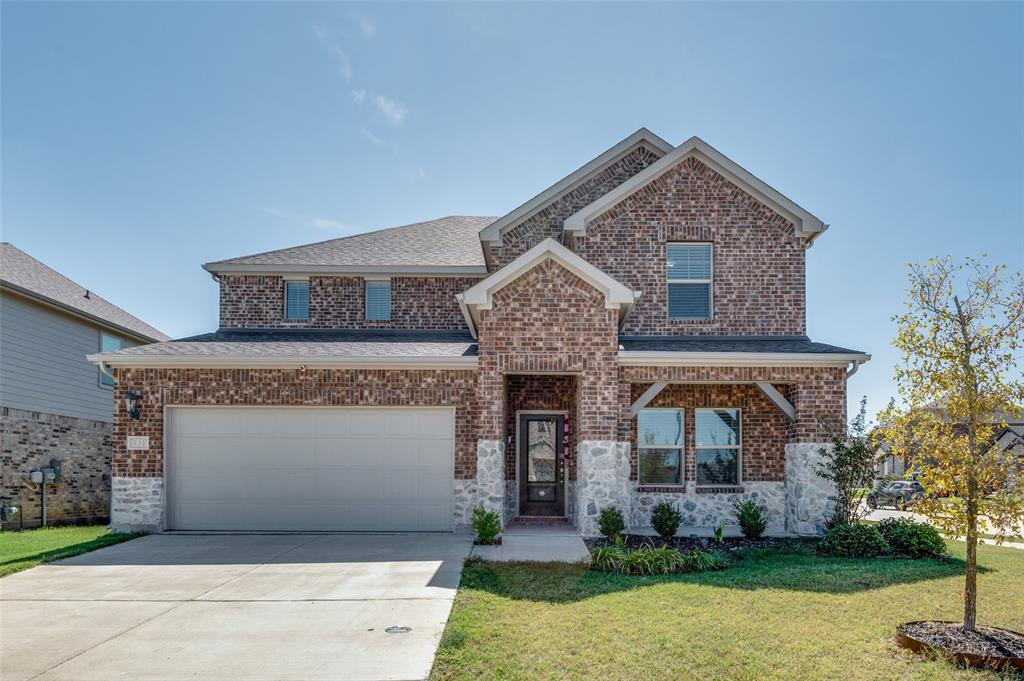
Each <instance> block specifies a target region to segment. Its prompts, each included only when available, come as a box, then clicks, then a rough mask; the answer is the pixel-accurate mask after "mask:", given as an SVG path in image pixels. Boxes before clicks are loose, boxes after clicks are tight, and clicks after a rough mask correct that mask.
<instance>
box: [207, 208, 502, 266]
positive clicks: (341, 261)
mask: <svg viewBox="0 0 1024 681" xmlns="http://www.w3.org/2000/svg"><path fill="white" fill-rule="evenodd" d="M496 219H497V218H493V217H477V216H467V215H453V216H449V217H446V218H440V219H438V220H430V221H427V222H417V223H415V224H412V225H403V226H401V227H391V228H389V229H381V230H378V231H375V232H367V233H365V234H356V235H355V236H346V237H342V238H340V239H331V240H329V241H321V242H319V243H315V244H307V245H305V246H294V247H292V248H283V249H281V250H278V251H269V252H267V253H257V254H255V255H247V256H243V257H240V258H231V259H228V260H218V261H216V262H211V263H207V264H206V265H204V267H206V269H208V270H210V271H214V272H217V271H225V270H230V269H231V266H233V265H246V266H252V265H266V266H268V267H274V266H280V265H287V266H303V265H305V266H314V267H330V266H334V267H423V268H440V267H480V268H483V267H484V255H483V250H482V249H481V246H480V237H479V232H480V230H481V229H483V228H484V227H486V226H487V225H489V224H491V223H492V222H494V221H495V220H496Z"/></svg>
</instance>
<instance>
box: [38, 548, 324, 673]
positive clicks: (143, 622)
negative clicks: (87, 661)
mask: <svg viewBox="0 0 1024 681" xmlns="http://www.w3.org/2000/svg"><path fill="white" fill-rule="evenodd" d="M315 540H316V537H313V538H311V539H310V540H309V541H307V542H303V543H301V544H297V545H295V546H292V547H291V548H289V549H286V550H285V551H282V552H281V553H279V554H277V555H276V556H273V557H272V558H270V560H277V559H278V558H280V557H281V556H284V555H287V554H288V553H289V552H291V551H294V550H295V549H298V548H302V547H303V546H305V545H306V544H309V543H311V542H313V541H315ZM264 565H266V563H258V564H257V565H255V566H254V567H252V568H251V569H249V570H246V571H245V572H242V573H240V574H237V575H235V576H234V577H231V578H229V579H227V580H225V581H223V582H221V583H220V584H217V585H215V586H212V587H210V588H209V589H207V590H206V591H203V592H202V593H200V594H198V595H196V596H192V597H191V598H188V599H185V600H179V601H142V600H136V601H125V602H129V603H131V602H136V603H146V602H155V603H177V605H175V606H172V607H170V608H167V609H166V610H164V611H162V612H159V613H157V614H155V615H153V616H152V617H147V618H146V619H144V620H142V621H141V622H139V623H138V624H135V625H134V626H131V627H128V628H127V629H124V630H122V631H119V632H117V633H116V634H114V635H113V636H110V637H108V638H105V639H103V640H102V641H100V642H99V643H97V644H96V645H94V646H91V647H89V648H86V649H85V650H81V651H79V652H77V653H75V654H74V655H71V656H70V657H67V658H64V659H63V660H61V661H60V662H57V663H56V664H53V665H51V666H49V667H47V668H46V669H44V670H43V671H41V672H39V673H38V674H36V675H34V676H30V677H29V678H28V681H32V679H38V678H39V677H41V676H43V675H44V674H49V673H50V672H52V671H53V670H54V669H56V668H57V667H60V666H61V665H63V664H67V663H68V662H70V661H71V660H74V659H75V658H77V657H81V656H82V655H85V654H86V653H88V652H89V651H92V650H96V649H97V648H99V647H100V646H102V645H104V644H106V643H110V642H111V641H113V640H114V639H115V638H119V637H121V636H124V635H125V634H127V633H128V632H129V631H134V630H135V629H138V628H139V627H141V626H142V625H143V624H149V623H150V622H152V621H153V620H155V619H156V618H158V617H163V616H164V615H166V614H167V613H169V612H174V611H175V610H177V609H178V608H180V607H181V606H183V605H185V604H187V603H191V602H192V601H194V600H195V599H197V598H199V597H200V596H203V595H205V594H208V593H210V592H211V591H213V590H214V589H218V588H220V587H222V586H224V585H225V584H228V583H230V582H233V581H235V580H236V579H238V578H239V577H242V576H244V575H247V574H249V573H250V572H252V571H253V570H257V569H259V568H261V567H263V566H264ZM34 600H39V599H34Z"/></svg>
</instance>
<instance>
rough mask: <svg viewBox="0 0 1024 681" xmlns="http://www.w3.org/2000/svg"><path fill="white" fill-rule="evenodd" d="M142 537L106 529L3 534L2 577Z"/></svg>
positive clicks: (43, 529)
mask: <svg viewBox="0 0 1024 681" xmlns="http://www.w3.org/2000/svg"><path fill="white" fill-rule="evenodd" d="M138 536H139V535H137V534H112V533H111V532H110V530H108V529H107V528H106V527H104V526H102V525H83V526H71V527H40V528H38V529H34V530H22V531H21V532H14V531H11V530H4V531H3V532H0V577H3V576H5V575H9V574H11V573H13V572H18V571H20V570H27V569H28V568H30V567H35V566H36V565H42V564H43V563H49V562H51V561H54V560H60V559H61V558H70V557H71V556H77V555H78V554H80V553H86V552H88V551H95V550H96V549H102V548H103V547H104V546H110V545H112V544H118V543H120V542H123V541H127V540H128V539H134V538H135V537H138Z"/></svg>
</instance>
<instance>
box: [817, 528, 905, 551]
mask: <svg viewBox="0 0 1024 681" xmlns="http://www.w3.org/2000/svg"><path fill="white" fill-rule="evenodd" d="M889 550H890V548H889V544H888V542H886V541H885V537H883V536H882V533H881V532H879V531H878V528H877V527H875V526H874V525H864V524H863V523H849V524H845V525H839V526H838V527H833V528H832V529H831V530H829V531H828V533H827V534H826V535H825V538H824V539H822V540H821V543H820V544H818V551H820V552H821V553H823V554H825V555H826V556H841V557H843V558H874V557H876V556H878V555H880V554H883V553H888V552H889Z"/></svg>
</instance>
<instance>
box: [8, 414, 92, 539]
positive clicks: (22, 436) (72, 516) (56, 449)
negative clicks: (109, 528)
mask: <svg viewBox="0 0 1024 681" xmlns="http://www.w3.org/2000/svg"><path fill="white" fill-rule="evenodd" d="M111 435H112V425H111V424H110V423H109V422H108V421H93V420H90V419H81V418H75V417H73V416H60V415H57V414H46V413H41V412H32V411H24V410H21V409H12V408H10V407H0V496H9V497H12V498H13V502H12V503H14V504H15V505H17V506H19V507H20V508H21V516H20V517H18V516H15V519H14V520H13V521H12V522H11V523H10V524H9V525H8V524H5V526H9V527H20V526H21V525H22V524H24V526H25V527H35V526H37V525H39V524H40V522H41V520H42V493H41V490H40V488H39V485H34V484H32V483H31V482H30V480H29V474H30V473H31V472H32V471H34V470H40V469H42V468H47V467H49V466H50V460H51V459H59V460H60V475H61V479H60V482H58V483H56V484H53V485H50V486H49V489H48V490H47V499H46V515H47V523H48V524H62V523H79V522H103V521H105V520H106V519H107V517H109V515H110V456H111Z"/></svg>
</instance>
